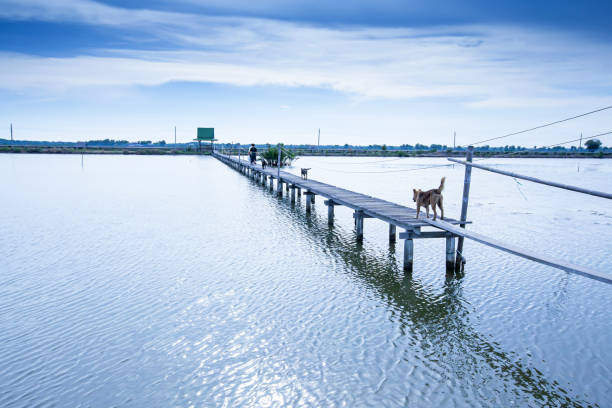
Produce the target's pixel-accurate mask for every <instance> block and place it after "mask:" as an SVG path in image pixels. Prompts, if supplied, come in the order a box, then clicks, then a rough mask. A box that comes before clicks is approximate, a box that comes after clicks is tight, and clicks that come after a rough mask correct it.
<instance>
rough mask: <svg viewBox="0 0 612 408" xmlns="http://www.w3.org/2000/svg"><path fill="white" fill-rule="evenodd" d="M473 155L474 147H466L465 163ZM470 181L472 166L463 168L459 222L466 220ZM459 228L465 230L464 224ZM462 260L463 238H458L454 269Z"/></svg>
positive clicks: (470, 159)
mask: <svg viewBox="0 0 612 408" xmlns="http://www.w3.org/2000/svg"><path fill="white" fill-rule="evenodd" d="M473 154H474V146H468V150H467V153H466V155H465V161H467V162H470V163H471V162H472V156H473ZM471 181H472V166H465V176H464V178H463V199H462V202H461V218H460V219H459V221H463V222H465V221H466V220H467V209H468V201H469V198H470V182H471ZM459 226H460V227H461V228H465V224H460V225H459ZM462 258H463V237H459V239H458V241H457V256H456V260H455V267H458V266H460V265H461V262H462V260H463V259H462Z"/></svg>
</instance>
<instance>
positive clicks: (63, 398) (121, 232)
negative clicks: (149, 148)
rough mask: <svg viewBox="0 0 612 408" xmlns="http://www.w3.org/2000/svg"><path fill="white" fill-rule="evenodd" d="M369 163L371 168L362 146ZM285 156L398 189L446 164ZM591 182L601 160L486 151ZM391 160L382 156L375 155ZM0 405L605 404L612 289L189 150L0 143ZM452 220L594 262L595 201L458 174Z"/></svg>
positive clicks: (378, 189)
mask: <svg viewBox="0 0 612 408" xmlns="http://www.w3.org/2000/svg"><path fill="white" fill-rule="evenodd" d="M364 161H370V163H363V162H364ZM443 162H444V161H443V160H439V159H402V160H394V161H388V160H387V161H380V160H377V159H373V158H370V159H368V160H366V159H365V158H359V159H352V158H307V157H304V158H301V159H299V160H298V161H297V162H296V163H295V168H294V169H290V170H291V171H293V172H296V174H297V172H298V171H299V167H312V170H311V171H310V173H309V175H310V176H311V177H312V178H313V179H315V180H320V181H323V182H326V183H330V184H334V185H338V186H341V187H344V188H347V189H351V190H355V191H358V192H361V193H365V194H369V195H372V196H375V197H380V198H383V199H385V200H389V201H392V202H397V203H400V204H404V205H408V204H410V202H411V196H410V194H409V192H410V191H411V189H412V188H413V187H415V188H417V187H420V188H431V186H436V185H437V183H439V180H440V177H442V176H446V177H447V183H446V190H445V207H446V208H445V210H446V211H447V212H448V214H449V215H450V216H453V217H456V216H457V215H458V214H459V208H460V198H461V188H462V183H463V168H462V166H455V167H454V168H453V167H444V168H434V169H428V170H423V171H404V170H409V169H413V168H418V167H425V166H428V165H432V164H441V163H443ZM490 164H493V165H496V166H500V167H502V168H504V169H508V170H510V171H516V172H519V173H527V174H530V175H535V176H539V177H543V178H547V179H553V180H557V181H563V182H566V183H569V184H580V185H582V186H585V187H589V188H595V189H598V190H604V191H610V190H612V185H611V182H610V180H612V178H611V177H610V176H611V173H612V163H610V162H608V161H604V160H580V161H578V160H556V159H541V160H540V159H506V160H502V159H495V160H493V159H492V160H491V161H490ZM397 170H402V171H401V172H390V171H397ZM0 172H2V174H3V176H2V178H0V202H1V203H2V204H1V206H2V207H1V209H2V211H1V212H0V259H2V263H1V264H0V329H1V330H0V389H1V392H0V406H9V407H13V406H14V407H29V406H35V405H40V406H100V407H106V406H142V407H145V406H147V407H148V406H185V407H188V406H288V405H290V406H342V405H348V406H389V407H395V406H417V407H418V406H423V407H429V406H441V407H445V406H453V407H454V406H512V405H514V406H544V405H549V406H563V405H567V406H585V405H598V406H602V407H604V406H609V405H610V397H609V396H610V395H612V384H611V383H610V381H609V378H610V374H611V373H610V371H611V370H612V358H611V356H610V353H609V344H610V343H611V342H612V321H611V319H609V317H608V314H609V310H611V308H612V296H611V294H612V292H611V291H612V288H610V287H609V286H608V285H604V284H601V283H599V282H594V281H590V280H587V279H584V278H581V277H579V276H572V275H568V274H566V273H563V272H560V271H557V270H555V269H552V268H549V267H546V266H542V265H538V264H535V263H532V262H529V261H526V260H524V259H521V258H516V257H513V256H509V255H506V254H503V253H500V252H498V251H495V250H493V249H490V248H487V247H484V246H482V245H479V244H475V243H471V242H466V248H465V254H466V257H467V258H468V264H467V267H466V275H465V277H464V278H462V279H449V278H446V276H445V273H444V241H443V240H424V241H417V242H416V245H415V265H414V272H413V274H412V275H411V276H404V274H403V273H402V272H401V257H402V249H401V245H399V244H398V245H397V246H389V245H388V243H387V225H386V224H384V223H382V222H380V221H377V220H371V219H368V220H366V221H365V239H364V242H363V244H358V243H356V242H355V240H354V225H353V219H352V216H351V212H350V211H349V210H347V209H345V208H342V207H338V208H337V209H336V218H337V220H336V223H335V224H334V226H333V227H329V226H328V225H327V219H326V217H327V212H326V209H325V208H324V206H323V204H322V202H321V201H322V200H317V203H316V205H315V209H314V211H313V213H312V214H311V215H310V216H307V215H306V214H305V212H304V202H303V198H302V201H301V202H299V203H297V204H296V205H295V206H294V207H292V206H291V205H290V203H289V201H288V200H287V199H286V198H284V199H278V198H277V197H276V195H275V194H273V193H270V192H269V191H266V190H264V189H263V188H262V187H261V186H258V185H257V184H256V183H255V182H253V181H251V180H249V179H247V178H245V177H243V176H242V175H240V174H239V173H237V172H235V171H233V170H232V169H230V168H229V167H227V166H225V165H223V164H222V163H220V162H219V161H217V160H215V159H212V158H210V157H145V156H85V157H84V160H83V164H81V157H79V156H72V155H66V156H51V155H0ZM469 217H470V219H472V220H473V221H474V224H473V225H470V226H469V228H471V229H474V230H475V231H478V232H482V233H486V234H489V235H494V236H496V237H498V238H499V239H503V240H509V241H511V242H516V243H517V244H519V243H520V244H526V245H528V246H529V247H530V248H532V249H534V250H541V251H546V253H548V254H551V255H555V256H560V257H564V258H567V259H570V260H572V259H573V260H575V262H576V263H580V264H583V265H586V266H590V267H592V268H594V269H599V270H610V269H612V261H611V260H610V256H609V255H610V245H609V242H610V239H611V238H612V232H611V231H612V230H611V224H612V206H611V205H610V204H609V203H608V200H604V199H600V198H596V197H583V196H581V195H578V194H575V193H571V192H565V191H557V190H553V189H550V188H547V187H544V186H538V185H530V184H528V183H522V184H517V183H516V182H515V181H514V180H512V179H508V178H505V177H501V176H496V175H490V174H487V173H483V172H478V171H476V170H475V171H474V173H473V184H472V192H471V200H470V208H469Z"/></svg>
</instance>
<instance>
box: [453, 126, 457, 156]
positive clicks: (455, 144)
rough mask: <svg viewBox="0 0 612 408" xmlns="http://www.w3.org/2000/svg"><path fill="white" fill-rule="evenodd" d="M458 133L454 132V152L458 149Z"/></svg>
mask: <svg viewBox="0 0 612 408" xmlns="http://www.w3.org/2000/svg"><path fill="white" fill-rule="evenodd" d="M456 141H457V132H455V131H454V130H453V151H454V150H455V149H456V148H457V143H456Z"/></svg>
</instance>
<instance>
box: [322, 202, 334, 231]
mask: <svg viewBox="0 0 612 408" xmlns="http://www.w3.org/2000/svg"><path fill="white" fill-rule="evenodd" d="M323 203H324V204H325V205H326V206H327V223H328V224H329V225H332V224H333V223H334V207H335V206H336V203H335V202H333V201H332V200H325V201H324V202H323Z"/></svg>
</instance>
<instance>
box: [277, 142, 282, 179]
mask: <svg viewBox="0 0 612 408" xmlns="http://www.w3.org/2000/svg"><path fill="white" fill-rule="evenodd" d="M280 162H281V144H280V143H279V144H278V161H277V162H276V181H277V182H278V183H279V184H280ZM279 188H280V187H279Z"/></svg>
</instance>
